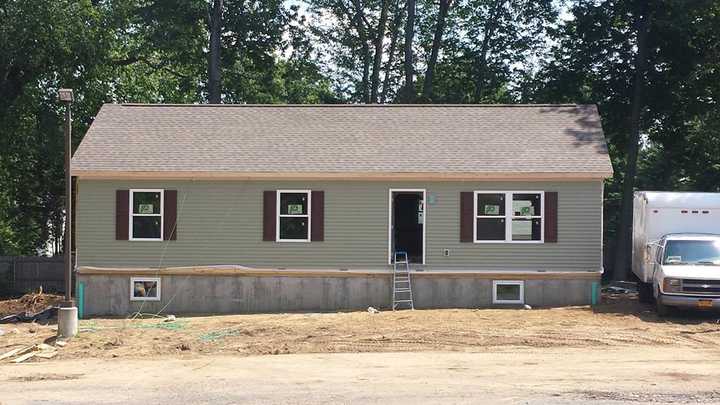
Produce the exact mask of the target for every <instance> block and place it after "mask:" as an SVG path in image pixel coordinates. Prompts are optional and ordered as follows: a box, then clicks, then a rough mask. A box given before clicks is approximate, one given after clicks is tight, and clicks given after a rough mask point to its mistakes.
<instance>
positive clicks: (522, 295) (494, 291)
mask: <svg viewBox="0 0 720 405" xmlns="http://www.w3.org/2000/svg"><path fill="white" fill-rule="evenodd" d="M498 285H519V286H520V299H518V300H499V299H498V297H497V286H498ZM492 302H493V304H524V303H525V281H523V280H493V287H492Z"/></svg>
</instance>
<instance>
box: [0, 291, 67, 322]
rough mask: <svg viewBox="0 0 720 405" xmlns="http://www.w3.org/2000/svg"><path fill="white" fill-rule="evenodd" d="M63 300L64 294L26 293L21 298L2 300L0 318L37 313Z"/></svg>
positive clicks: (0, 302)
mask: <svg viewBox="0 0 720 405" xmlns="http://www.w3.org/2000/svg"><path fill="white" fill-rule="evenodd" d="M62 300H63V296H62V295H56V294H46V293H43V292H42V291H40V292H37V293H29V294H25V295H23V296H22V297H20V298H15V299H6V300H0V318H2V317H4V316H7V315H15V314H20V313H28V312H29V313H33V314H34V313H37V312H41V311H42V310H44V309H46V308H48V307H56V306H58V305H59V304H60V302H61V301H62Z"/></svg>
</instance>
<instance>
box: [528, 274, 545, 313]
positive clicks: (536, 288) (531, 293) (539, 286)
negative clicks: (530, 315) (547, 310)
mask: <svg viewBox="0 0 720 405" xmlns="http://www.w3.org/2000/svg"><path fill="white" fill-rule="evenodd" d="M545 283H546V280H525V303H526V304H528V305H530V306H532V307H541V306H543V291H544V289H545Z"/></svg>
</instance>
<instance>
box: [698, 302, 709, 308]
mask: <svg viewBox="0 0 720 405" xmlns="http://www.w3.org/2000/svg"><path fill="white" fill-rule="evenodd" d="M697 306H698V308H712V306H713V303H712V300H699V301H698V302H697Z"/></svg>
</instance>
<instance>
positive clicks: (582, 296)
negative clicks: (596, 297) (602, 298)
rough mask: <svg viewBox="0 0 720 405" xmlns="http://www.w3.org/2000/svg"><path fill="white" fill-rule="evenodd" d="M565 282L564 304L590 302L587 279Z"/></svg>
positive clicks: (586, 303) (585, 303) (584, 303)
mask: <svg viewBox="0 0 720 405" xmlns="http://www.w3.org/2000/svg"><path fill="white" fill-rule="evenodd" d="M566 283H567V289H566V294H565V297H566V299H567V301H566V305H589V304H590V283H588V280H568V281H567V282H566Z"/></svg>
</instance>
